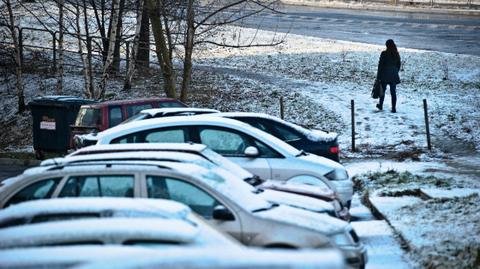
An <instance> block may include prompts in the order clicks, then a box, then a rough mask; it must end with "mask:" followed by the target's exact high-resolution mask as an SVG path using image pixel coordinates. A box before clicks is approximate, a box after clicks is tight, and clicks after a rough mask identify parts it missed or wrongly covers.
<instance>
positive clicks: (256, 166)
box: [196, 126, 271, 179]
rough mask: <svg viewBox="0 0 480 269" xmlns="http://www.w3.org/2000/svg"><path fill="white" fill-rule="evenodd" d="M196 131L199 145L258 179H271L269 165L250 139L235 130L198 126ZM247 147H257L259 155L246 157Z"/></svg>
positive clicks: (253, 140) (254, 142) (254, 141)
mask: <svg viewBox="0 0 480 269" xmlns="http://www.w3.org/2000/svg"><path fill="white" fill-rule="evenodd" d="M196 131H197V138H198V139H199V141H198V142H199V143H201V144H204V145H206V146H208V147H209V148H211V149H212V150H213V151H215V152H217V153H219V154H221V155H222V156H224V157H226V158H228V159H230V160H231V161H233V162H235V163H237V164H239V165H240V166H241V167H243V168H244V169H247V170H248V171H249V172H250V173H252V174H255V175H257V176H259V177H260V178H266V179H268V178H271V168H270V165H269V164H268V161H267V159H266V158H265V156H263V155H264V154H262V149H261V148H259V147H258V145H257V143H256V140H255V139H253V138H252V137H250V136H248V135H246V134H244V133H241V132H239V131H237V130H233V129H230V128H226V127H218V126H199V127H198V128H196ZM249 146H254V147H257V148H258V149H259V151H260V155H259V156H257V157H247V156H246V155H245V149H246V148H247V147H249Z"/></svg>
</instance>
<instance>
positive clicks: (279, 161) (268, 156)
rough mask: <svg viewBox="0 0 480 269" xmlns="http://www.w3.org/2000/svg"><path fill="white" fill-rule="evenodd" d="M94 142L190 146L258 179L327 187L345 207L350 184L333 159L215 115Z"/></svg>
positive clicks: (147, 124)
mask: <svg viewBox="0 0 480 269" xmlns="http://www.w3.org/2000/svg"><path fill="white" fill-rule="evenodd" d="M96 139H97V144H98V145H102V144H124V143H165V142H176V143H186V142H193V143H199V144H205V145H207V146H208V147H209V148H211V149H212V150H214V151H216V152H217V153H219V154H221V155H223V156H224V157H227V158H229V159H230V160H232V161H234V162H236V163H237V164H239V165H240V166H241V167H243V168H245V169H247V170H248V171H250V172H251V173H253V174H255V175H258V176H259V177H260V178H265V179H273V180H280V181H288V182H300V183H308V184H312V185H322V186H325V185H326V186H328V187H329V188H331V189H332V190H334V191H335V193H336V194H337V196H338V198H339V199H340V201H341V202H342V204H344V205H346V206H347V207H350V203H351V199H352V195H353V183H352V181H351V180H350V178H349V177H348V173H347V170H346V169H345V167H343V166H342V165H341V164H339V163H337V162H334V161H332V160H329V159H326V158H323V157H319V156H316V155H313V154H308V153H305V152H303V151H299V150H297V149H295V148H294V147H292V146H290V145H288V144H287V143H285V142H283V141H281V140H280V139H278V138H276V137H274V136H272V135H270V134H267V133H265V132H263V131H260V130H259V129H256V128H253V127H251V126H249V125H248V124H245V123H242V122H239V121H236V120H232V119H227V118H221V117H215V116H208V115H199V116H191V117H166V118H155V119H148V120H141V121H136V122H131V123H127V124H122V125H120V126H116V127H114V128H111V129H108V130H105V131H103V132H101V133H98V134H97V136H96Z"/></svg>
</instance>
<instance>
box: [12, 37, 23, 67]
mask: <svg viewBox="0 0 480 269" xmlns="http://www.w3.org/2000/svg"><path fill="white" fill-rule="evenodd" d="M14 31H15V30H14ZM18 48H19V50H20V64H21V66H23V28H18Z"/></svg>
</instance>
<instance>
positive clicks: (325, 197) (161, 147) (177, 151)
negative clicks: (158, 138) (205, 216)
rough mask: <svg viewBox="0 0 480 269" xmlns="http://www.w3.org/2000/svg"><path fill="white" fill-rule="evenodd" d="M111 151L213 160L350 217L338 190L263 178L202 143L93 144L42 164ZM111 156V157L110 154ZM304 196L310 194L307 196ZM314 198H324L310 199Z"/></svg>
mask: <svg viewBox="0 0 480 269" xmlns="http://www.w3.org/2000/svg"><path fill="white" fill-rule="evenodd" d="M111 153H116V154H117V155H116V159H133V158H135V159H152V160H169V161H181V162H192V163H196V164H198V165H202V166H203V167H205V168H209V167H211V164H214V165H216V166H218V167H220V168H223V169H225V170H227V171H229V172H230V173H232V174H233V175H234V176H236V177H238V178H239V180H243V181H245V182H247V183H249V184H251V185H252V186H255V187H256V188H258V189H261V190H274V192H272V191H266V192H263V193H262V194H263V195H265V196H266V198H267V200H268V201H270V202H273V203H279V204H285V205H290V206H294V207H300V208H303V209H306V210H311V211H315V212H319V213H327V214H329V215H331V216H335V217H338V218H340V219H343V220H346V221H349V220H350V213H349V211H348V208H346V207H343V206H342V205H341V203H340V201H339V200H338V199H337V198H336V196H335V193H334V192H333V191H332V190H330V189H327V188H321V187H318V186H312V185H306V184H289V183H286V182H278V181H273V180H263V179H260V178H258V177H256V176H254V175H253V174H252V173H250V172H248V171H247V170H245V169H243V168H241V167H240V166H239V165H237V164H235V163H233V162H232V161H230V160H228V159H227V158H225V157H223V156H221V155H220V154H218V153H216V152H214V151H212V150H211V149H209V148H208V147H207V146H205V145H202V144H191V143H155V144H145V143H140V144H114V145H94V146H88V147H85V148H81V149H79V150H77V151H75V152H73V153H71V154H69V155H67V156H65V157H62V158H53V159H49V160H45V161H43V162H42V163H41V164H40V165H43V166H46V165H55V164H60V163H65V162H67V163H73V162H81V161H89V160H92V159H93V160H99V159H100V160H101V159H103V158H105V156H103V155H104V154H111ZM119 153H125V155H118V154H119ZM181 153H183V154H181ZM99 155H100V156H99ZM109 157H111V155H110V156H109ZM195 157H196V158H195ZM278 192H283V193H285V192H287V193H292V194H294V195H288V194H287V195H285V194H281V193H278ZM298 196H302V197H298ZM305 197H310V198H307V199H305ZM312 198H314V199H315V200H321V201H314V200H311V199H312ZM325 203H329V204H325Z"/></svg>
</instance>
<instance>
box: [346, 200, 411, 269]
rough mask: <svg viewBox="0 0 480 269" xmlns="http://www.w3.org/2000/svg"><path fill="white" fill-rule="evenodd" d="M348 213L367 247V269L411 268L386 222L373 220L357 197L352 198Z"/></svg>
mask: <svg viewBox="0 0 480 269" xmlns="http://www.w3.org/2000/svg"><path fill="white" fill-rule="evenodd" d="M350 212H351V214H352V217H353V218H354V220H353V221H352V222H351V224H352V226H353V228H354V229H355V231H356V232H357V234H358V236H359V237H360V240H362V242H363V243H364V244H365V245H366V247H367V251H368V263H367V266H366V268H367V269H377V268H389V269H404V268H412V266H411V264H410V263H409V261H408V257H407V256H406V254H405V252H404V251H403V250H402V249H401V248H400V245H399V243H398V241H397V240H396V239H395V237H394V235H393V232H392V229H391V228H390V226H388V224H387V222H386V221H384V220H377V219H375V217H374V216H373V215H372V213H371V212H370V210H369V209H368V208H366V207H365V206H363V205H362V204H361V203H360V201H359V199H358V196H357V195H355V196H354V199H353V201H352V208H351V211H350Z"/></svg>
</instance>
